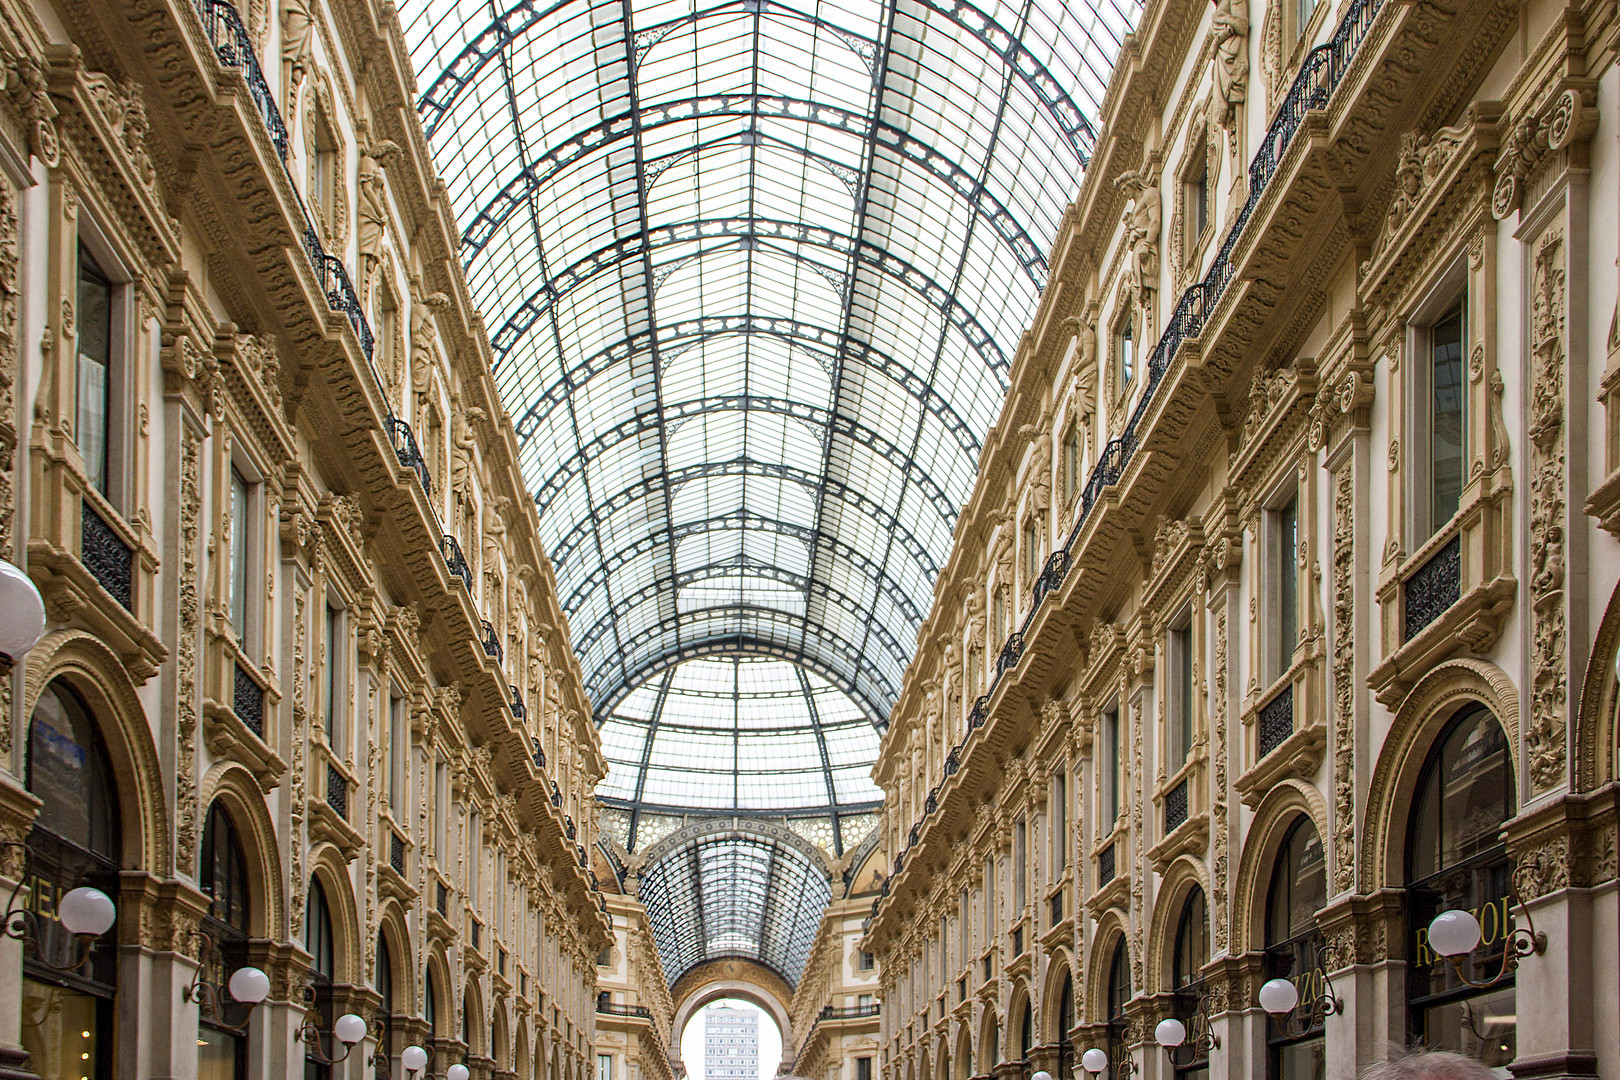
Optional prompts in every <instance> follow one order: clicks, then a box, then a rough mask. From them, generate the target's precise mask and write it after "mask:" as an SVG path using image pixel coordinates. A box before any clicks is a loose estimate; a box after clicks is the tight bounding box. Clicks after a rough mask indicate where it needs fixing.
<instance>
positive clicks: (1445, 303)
mask: <svg viewBox="0 0 1620 1080" xmlns="http://www.w3.org/2000/svg"><path fill="white" fill-rule="evenodd" d="M1470 300H1471V296H1470V292H1469V281H1468V271H1467V263H1466V261H1465V260H1463V259H1458V260H1456V261H1455V262H1454V263H1453V265H1452V266H1450V267H1449V268H1448V269H1447V270H1446V271H1445V272H1444V273H1443V274H1442V275H1441V276H1440V278H1439V280H1438V281H1437V282H1436V283H1435V285H1434V287H1433V288H1431V289H1430V290H1429V292H1428V293H1427V295H1426V296H1425V297H1424V299H1423V300H1422V302H1421V303H1419V304H1418V305H1417V306H1416V308H1414V310H1413V312H1412V314H1411V315H1410V316H1408V318H1407V346H1408V354H1409V355H1410V356H1411V357H1412V358H1413V359H1414V361H1416V362H1414V363H1411V364H1408V365H1407V367H1408V369H1409V375H1408V376H1407V389H1408V391H1409V393H1410V402H1411V404H1410V405H1409V406H1408V408H1407V410H1406V411H1407V431H1408V433H1409V434H1408V438H1407V443H1408V451H1407V453H1406V455H1404V456H1405V460H1406V462H1407V470H1406V471H1407V477H1406V493H1407V497H1408V507H1409V509H1408V511H1407V514H1406V517H1407V521H1408V524H1409V525H1410V527H1411V530H1412V538H1413V541H1414V544H1413V546H1414V547H1421V546H1422V545H1423V544H1424V543H1425V542H1427V541H1428V540H1429V539H1430V538H1431V537H1433V536H1435V535H1436V534H1438V533H1440V532H1442V531H1443V530H1445V529H1446V527H1447V526H1448V525H1450V524H1451V523H1452V522H1453V521H1455V520H1456V518H1457V516H1458V514H1460V513H1461V509H1462V503H1463V494H1464V492H1465V491H1466V490H1467V487H1468V482H1469V473H1468V460H1469V454H1470V451H1471V448H1470V446H1469V442H1470V439H1469V434H1470V432H1469V425H1470V424H1471V422H1472V420H1473V417H1472V415H1471V413H1472V410H1471V408H1470V402H1469V388H1468V341H1469V331H1470V326H1471V324H1470V314H1471V304H1470ZM1453 311H1457V312H1458V314H1459V315H1460V318H1459V325H1458V331H1457V334H1458V337H1457V356H1456V359H1455V361H1454V363H1455V365H1456V371H1457V384H1456V389H1457V406H1458V408H1457V411H1458V433H1457V435H1458V448H1457V470H1456V473H1457V475H1456V481H1457V508H1456V509H1454V510H1452V511H1451V513H1449V514H1447V515H1446V516H1445V517H1444V518H1443V519H1437V517H1436V516H1435V515H1436V510H1435V497H1434V496H1435V474H1436V469H1435V460H1434V446H1435V441H1436V440H1435V423H1434V421H1435V416H1434V396H1435V359H1434V348H1435V342H1434V331H1435V327H1437V326H1439V325H1440V324H1441V323H1443V322H1444V321H1446V320H1447V319H1448V318H1449V317H1450V316H1451V314H1452V312H1453Z"/></svg>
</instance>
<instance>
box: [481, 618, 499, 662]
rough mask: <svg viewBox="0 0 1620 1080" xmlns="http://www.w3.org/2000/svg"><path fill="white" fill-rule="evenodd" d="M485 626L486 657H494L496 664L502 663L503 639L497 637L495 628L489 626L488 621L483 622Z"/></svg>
mask: <svg viewBox="0 0 1620 1080" xmlns="http://www.w3.org/2000/svg"><path fill="white" fill-rule="evenodd" d="M482 621H483V624H484V637H483V643H484V655H485V656H493V657H494V658H495V662H496V663H497V664H498V663H500V662H501V639H500V638H499V637H498V636H497V635H496V633H495V628H494V627H493V626H491V625H490V624H489V620H488V619H484V620H482Z"/></svg>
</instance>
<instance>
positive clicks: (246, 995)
mask: <svg viewBox="0 0 1620 1080" xmlns="http://www.w3.org/2000/svg"><path fill="white" fill-rule="evenodd" d="M226 985H227V987H228V988H229V989H230V992H231V997H233V998H235V999H236V1000H237V1001H240V1002H241V1003H242V1004H243V1005H257V1004H259V1002H261V1001H263V1000H264V999H265V998H267V997H269V996H270V976H268V975H266V974H265V973H264V972H262V971H260V970H259V969H258V968H256V967H242V968H237V969H236V970H235V971H233V972H231V981H230V982H229V983H227V984H226Z"/></svg>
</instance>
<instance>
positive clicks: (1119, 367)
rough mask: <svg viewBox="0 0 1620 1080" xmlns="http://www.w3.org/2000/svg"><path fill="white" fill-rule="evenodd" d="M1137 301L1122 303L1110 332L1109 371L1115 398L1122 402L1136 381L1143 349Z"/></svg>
mask: <svg viewBox="0 0 1620 1080" xmlns="http://www.w3.org/2000/svg"><path fill="white" fill-rule="evenodd" d="M1138 321H1139V320H1138V318H1137V311H1136V303H1135V302H1134V301H1132V300H1127V301H1125V303H1124V304H1122V305H1121V310H1120V313H1119V316H1118V317H1117V318H1116V319H1115V320H1114V325H1113V327H1112V328H1111V329H1110V331H1109V334H1108V353H1109V357H1108V372H1109V376H1110V378H1111V379H1112V381H1113V384H1114V385H1113V391H1114V400H1115V401H1116V402H1121V401H1123V400H1124V399H1125V397H1126V395H1127V394H1128V393H1129V392H1130V389H1131V387H1132V386H1133V385H1134V384H1135V382H1136V368H1137V361H1138V360H1139V358H1140V357H1139V353H1140V350H1141V341H1140V340H1139V339H1140V337H1141V334H1140V333H1139V332H1138V328H1137V325H1136V324H1137V322H1138Z"/></svg>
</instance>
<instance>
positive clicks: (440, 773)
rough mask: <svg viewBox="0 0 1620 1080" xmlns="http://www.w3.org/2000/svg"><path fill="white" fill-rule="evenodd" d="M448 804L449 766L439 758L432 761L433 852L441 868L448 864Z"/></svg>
mask: <svg viewBox="0 0 1620 1080" xmlns="http://www.w3.org/2000/svg"><path fill="white" fill-rule="evenodd" d="M449 805H450V767H449V766H448V765H447V764H446V763H445V762H444V759H442V758H440V759H438V760H436V761H435V762H434V763H433V854H434V855H435V856H437V857H438V862H439V869H441V870H443V869H444V868H445V867H447V866H449V864H450V837H449V833H448V825H449V820H448V817H447V816H446V814H445V808H446V807H448V806H449Z"/></svg>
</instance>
